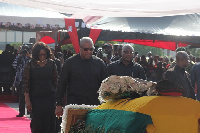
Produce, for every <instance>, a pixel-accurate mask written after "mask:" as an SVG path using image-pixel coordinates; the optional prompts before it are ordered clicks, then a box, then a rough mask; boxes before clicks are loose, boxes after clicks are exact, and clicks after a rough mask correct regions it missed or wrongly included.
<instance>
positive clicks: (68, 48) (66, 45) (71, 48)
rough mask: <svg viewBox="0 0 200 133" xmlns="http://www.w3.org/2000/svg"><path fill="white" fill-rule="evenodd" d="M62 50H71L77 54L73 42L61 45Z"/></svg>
mask: <svg viewBox="0 0 200 133" xmlns="http://www.w3.org/2000/svg"><path fill="white" fill-rule="evenodd" d="M61 50H62V51H63V50H71V51H72V53H73V54H75V53H76V52H75V49H74V46H73V44H65V45H62V46H61Z"/></svg>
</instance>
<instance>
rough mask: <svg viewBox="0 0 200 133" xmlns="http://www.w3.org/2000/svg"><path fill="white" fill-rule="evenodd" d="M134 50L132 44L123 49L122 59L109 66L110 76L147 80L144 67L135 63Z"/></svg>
mask: <svg viewBox="0 0 200 133" xmlns="http://www.w3.org/2000/svg"><path fill="white" fill-rule="evenodd" d="M133 57H134V48H133V47H132V46H131V45H130V44H125V45H124V46H123V47H122V57H121V58H120V59H119V60H117V61H115V62H112V63H111V64H109V66H108V68H107V69H108V74H109V76H110V75H117V76H130V77H133V78H140V79H144V80H145V79H146V75H145V72H144V69H143V67H142V66H141V65H140V64H138V63H136V62H134V61H133Z"/></svg>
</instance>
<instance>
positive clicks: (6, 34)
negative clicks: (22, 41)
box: [5, 30, 7, 44]
mask: <svg viewBox="0 0 200 133" xmlns="http://www.w3.org/2000/svg"><path fill="white" fill-rule="evenodd" d="M5 44H7V30H5Z"/></svg>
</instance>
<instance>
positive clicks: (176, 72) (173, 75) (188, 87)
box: [164, 51, 196, 99]
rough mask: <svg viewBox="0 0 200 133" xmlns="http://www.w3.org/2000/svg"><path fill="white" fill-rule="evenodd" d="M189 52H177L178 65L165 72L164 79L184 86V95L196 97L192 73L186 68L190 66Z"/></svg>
mask: <svg viewBox="0 0 200 133" xmlns="http://www.w3.org/2000/svg"><path fill="white" fill-rule="evenodd" d="M188 59H189V57H188V54H187V53H186V52H185V51H179V52H177V54H176V65H175V67H173V68H171V69H169V70H168V71H167V72H166V73H165V74H164V79H168V80H170V81H172V82H174V83H176V84H178V85H180V86H182V87H183V88H184V92H183V94H182V96H184V97H187V98H192V99H196V98H195V93H194V89H193V87H192V84H191V80H190V74H189V73H188V72H186V70H185V68H186V67H187V66H188Z"/></svg>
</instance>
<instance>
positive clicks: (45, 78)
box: [23, 42, 58, 133]
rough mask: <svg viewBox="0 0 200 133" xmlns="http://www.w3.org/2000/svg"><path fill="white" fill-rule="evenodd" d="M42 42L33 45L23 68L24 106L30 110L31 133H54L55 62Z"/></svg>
mask: <svg viewBox="0 0 200 133" xmlns="http://www.w3.org/2000/svg"><path fill="white" fill-rule="evenodd" d="M50 56H51V55H50V48H49V47H48V46H47V45H46V44H44V43H43V42H38V43H36V44H35V45H34V46H33V50H32V60H31V61H30V62H29V63H27V65H26V67H25V70H24V79H23V80H24V81H23V82H24V90H25V93H24V95H25V101H26V108H27V110H28V111H31V112H32V120H31V132H32V133H55V104H56V100H55V90H56V86H57V77H58V75H57V69H56V64H55V62H54V61H53V60H51V59H50Z"/></svg>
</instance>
